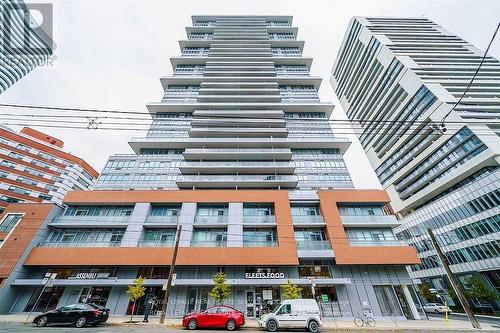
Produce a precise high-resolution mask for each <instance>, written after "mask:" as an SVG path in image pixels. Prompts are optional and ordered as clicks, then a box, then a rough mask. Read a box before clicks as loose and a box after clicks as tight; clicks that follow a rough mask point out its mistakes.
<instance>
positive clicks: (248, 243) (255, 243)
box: [243, 240, 278, 247]
mask: <svg viewBox="0 0 500 333" xmlns="http://www.w3.org/2000/svg"><path fill="white" fill-rule="evenodd" d="M243 246H244V247H276V246H278V242H277V241H259V240H249V241H246V240H243Z"/></svg>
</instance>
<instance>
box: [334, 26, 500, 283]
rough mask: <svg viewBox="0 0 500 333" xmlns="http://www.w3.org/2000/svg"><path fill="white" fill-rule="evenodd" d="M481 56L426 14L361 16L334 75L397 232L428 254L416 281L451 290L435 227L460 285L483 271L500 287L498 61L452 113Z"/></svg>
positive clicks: (415, 271) (486, 67)
mask: <svg viewBox="0 0 500 333" xmlns="http://www.w3.org/2000/svg"><path fill="white" fill-rule="evenodd" d="M483 54H484V52H483V51H481V50H478V49H477V48H476V47H474V46H473V45H471V44H469V43H467V42H466V41H464V40H462V39H461V38H459V37H457V36H455V35H454V34H452V33H450V32H448V31H446V30H445V29H443V28H442V27H440V26H439V25H437V24H436V23H434V22H432V21H430V20H429V19H427V18H378V17H354V18H353V19H352V20H351V22H350V24H349V26H348V29H347V32H346V35H345V37H344V40H343V43H342V46H341V49H340V51H339V54H338V56H337V59H336V61H335V65H334V68H333V70H332V76H331V84H332V86H333V88H334V90H335V92H336V94H337V95H338V97H339V99H340V102H341V104H342V106H343V108H344V110H345V112H346V113H347V116H348V117H349V119H350V121H351V123H352V124H353V125H354V127H355V130H356V131H357V132H358V136H359V139H360V141H361V144H362V145H363V147H364V149H365V151H366V153H367V155H368V158H369V160H370V162H371V164H372V166H373V168H374V169H375V171H376V173H377V176H378V177H379V179H380V182H381V183H382V185H383V187H384V189H385V190H386V191H387V192H388V193H389V196H390V197H391V204H392V207H393V208H394V210H395V211H396V212H397V213H398V215H399V216H400V218H401V219H400V222H402V225H401V226H399V227H397V228H396V229H395V232H396V233H397V235H398V236H399V237H400V238H402V239H405V240H408V241H409V242H410V244H412V245H414V246H415V247H416V249H417V252H418V253H419V257H420V258H421V264H419V265H415V266H411V267H410V270H411V272H410V275H411V276H412V277H414V278H420V279H424V280H427V281H429V282H431V283H432V284H433V285H434V287H435V288H438V289H446V288H448V287H447V286H446V282H445V280H444V279H443V274H444V269H443V268H442V267H441V264H440V261H439V260H438V258H437V256H436V253H435V251H434V250H433V247H432V245H431V243H430V240H429V236H428V234H427V229H428V228H432V229H433V230H434V232H435V233H436V235H437V238H438V241H439V243H440V245H441V246H442V248H443V250H444V251H445V254H446V256H447V258H448V261H449V263H450V265H451V268H452V271H453V272H455V273H458V274H459V276H460V278H461V280H462V281H465V277H466V276H468V275H470V274H474V273H475V272H479V273H480V274H481V276H482V277H483V278H484V280H485V281H486V282H487V283H488V284H489V285H490V286H491V287H494V288H496V289H497V291H498V290H500V289H499V288H500V276H499V268H500V244H499V239H500V181H499V179H500V170H499V168H498V165H499V162H500V157H499V153H500V138H499V134H500V131H499V127H498V119H499V115H500V102H499V100H500V99H499V97H500V90H499V88H498V87H499V86H500V63H499V62H498V60H497V59H495V58H493V57H490V56H488V57H486V59H485V61H484V64H483V66H482V67H481V70H480V71H479V73H478V75H477V77H476V79H475V80H474V83H473V84H472V86H471V88H470V89H469V91H468V92H467V93H466V94H465V97H464V98H463V100H462V101H461V102H460V103H459V104H458V105H457V106H456V108H454V109H453V111H451V110H452V108H453V106H454V104H455V103H456V102H457V101H458V99H459V98H460V97H461V96H462V94H463V92H464V90H465V87H466V86H467V84H468V83H469V82H470V80H471V78H472V76H473V74H474V72H475V71H476V69H477V68H478V66H479V63H480V62H481V58H482V56H483ZM448 114H449V115H448ZM447 115H448V116H447ZM446 116H447V117H446ZM444 117H446V119H445V125H446V128H445V131H443V129H442V128H440V124H441V122H442V120H443V119H444ZM466 287H467V286H466Z"/></svg>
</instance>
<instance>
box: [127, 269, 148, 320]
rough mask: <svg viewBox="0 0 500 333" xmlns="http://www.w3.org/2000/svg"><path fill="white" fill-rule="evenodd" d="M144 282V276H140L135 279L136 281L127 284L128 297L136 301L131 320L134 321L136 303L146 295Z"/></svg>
mask: <svg viewBox="0 0 500 333" xmlns="http://www.w3.org/2000/svg"><path fill="white" fill-rule="evenodd" d="M143 283H144V278H143V277H142V276H139V277H138V278H137V279H135V280H134V283H133V284H131V285H129V286H127V295H128V299H129V301H131V302H134V304H133V305H132V312H131V313H130V321H131V322H132V321H133V316H134V312H135V303H136V302H137V300H138V299H139V298H141V297H142V296H144V293H145V290H146V288H144V287H143V286H142V285H143Z"/></svg>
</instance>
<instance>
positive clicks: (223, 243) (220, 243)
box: [191, 240, 226, 247]
mask: <svg viewBox="0 0 500 333" xmlns="http://www.w3.org/2000/svg"><path fill="white" fill-rule="evenodd" d="M191 247H226V241H194V240H193V241H192V242H191Z"/></svg>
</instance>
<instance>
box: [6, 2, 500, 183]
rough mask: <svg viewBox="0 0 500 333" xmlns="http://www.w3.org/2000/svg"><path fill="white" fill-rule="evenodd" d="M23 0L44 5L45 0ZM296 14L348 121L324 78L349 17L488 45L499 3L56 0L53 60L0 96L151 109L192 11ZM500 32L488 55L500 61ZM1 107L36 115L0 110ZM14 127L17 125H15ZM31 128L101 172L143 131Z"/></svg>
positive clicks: (325, 93)
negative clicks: (421, 25) (396, 19)
mask: <svg viewBox="0 0 500 333" xmlns="http://www.w3.org/2000/svg"><path fill="white" fill-rule="evenodd" d="M26 2H46V1H43V0H38V1H26ZM252 14H253V15H293V17H294V18H293V26H296V27H298V28H299V33H298V39H299V40H304V41H305V47H304V52H303V54H304V56H308V57H313V58H314V61H313V65H312V68H311V74H312V75H315V76H320V77H322V78H323V83H322V85H321V88H320V91H319V94H320V97H321V99H322V101H331V102H334V103H335V104H336V105H335V110H334V112H333V115H332V118H334V119H347V118H346V116H345V114H344V112H343V110H342V107H341V106H340V104H339V103H338V100H337V99H336V97H335V96H334V94H333V90H332V88H331V86H330V83H329V76H330V72H331V69H332V66H333V63H334V61H335V57H336V55H337V53H338V49H339V47H340V45H341V43H342V39H343V37H344V34H345V32H346V29H347V25H348V23H349V20H350V18H351V17H353V16H406V17H408V16H411V17H422V16H425V17H427V18H429V19H431V20H433V21H435V22H436V23H438V24H440V25H441V26H443V27H444V28H445V29H447V30H449V31H451V32H453V33H454V34H456V35H458V36H460V37H461V38H463V39H465V40H466V41H468V42H470V43H472V44H474V45H475V46H477V47H478V48H479V49H481V50H484V49H486V46H487V44H488V42H489V40H490V38H491V36H492V34H493V30H494V28H495V27H496V24H497V22H498V20H499V19H500V1H405V0H399V1H384V0H372V1H335V0H321V1H320V0H286V1H281V0H262V1H261V0H178V1H173V0H163V1H153V0H149V1H110V0H96V1H93V0H83V1H69V0H61V1H54V2H53V21H54V26H53V38H54V41H55V43H56V44H57V49H56V51H55V57H54V61H53V62H52V65H50V66H48V65H46V66H42V67H38V68H37V69H35V70H34V71H32V72H31V73H30V74H28V75H27V76H25V77H24V78H23V79H21V80H20V81H18V82H17V83H15V84H14V85H13V86H12V87H10V88H9V89H7V90H6V91H5V92H4V93H2V94H1V95H0V103H3V104H9V103H10V104H29V105H44V106H57V107H79V108H91V109H92V108H93V109H106V110H120V111H139V112H147V110H146V107H145V105H146V103H148V102H158V101H160V100H161V97H162V88H161V84H160V81H159V77H160V76H165V75H170V74H171V73H172V68H171V66H170V61H169V58H170V57H172V56H177V55H179V53H180V52H179V45H178V41H179V40H181V39H186V32H185V27H186V26H189V25H191V18H190V16H191V15H252ZM499 39H500V38H497V40H496V41H495V43H494V44H493V45H492V47H491V49H490V54H491V55H493V56H495V57H497V58H500V40H499ZM0 112H11V113H27V112H30V113H35V111H33V110H29V111H28V110H22V109H9V108H6V107H0ZM11 127H12V128H13V129H16V130H19V129H20V128H19V127H16V126H11ZM37 129H39V130H41V131H44V132H46V133H47V134H50V135H52V136H55V137H58V138H60V139H62V140H63V141H64V142H65V150H66V151H69V152H70V153H72V154H75V155H77V156H79V157H82V158H84V159H85V160H86V161H87V162H89V163H90V164H91V165H92V166H93V167H94V168H95V169H96V170H97V171H101V170H102V168H103V167H104V165H105V163H106V161H107V159H108V157H109V156H110V155H113V154H118V153H119V154H123V153H132V150H131V149H130V148H129V146H128V143H127V142H128V140H129V139H130V138H131V137H140V136H145V134H146V132H145V131H142V132H139V131H105V130H86V129H85V130H75V129H58V128H42V127H37ZM344 133H346V130H342V133H339V134H338V136H348V137H349V138H350V139H351V140H352V141H353V142H352V144H351V147H350V148H349V150H348V151H347V152H346V154H345V160H346V163H347V167H348V169H349V171H350V173H351V176H352V178H353V181H354V185H355V187H356V188H379V187H380V183H379V181H378V179H377V178H376V176H375V173H374V172H373V169H372V168H371V166H370V164H369V162H368V160H367V158H366V156H365V154H364V152H363V150H362V148H361V145H360V144H359V142H358V141H357V139H356V137H355V136H354V135H346V134H344Z"/></svg>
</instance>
